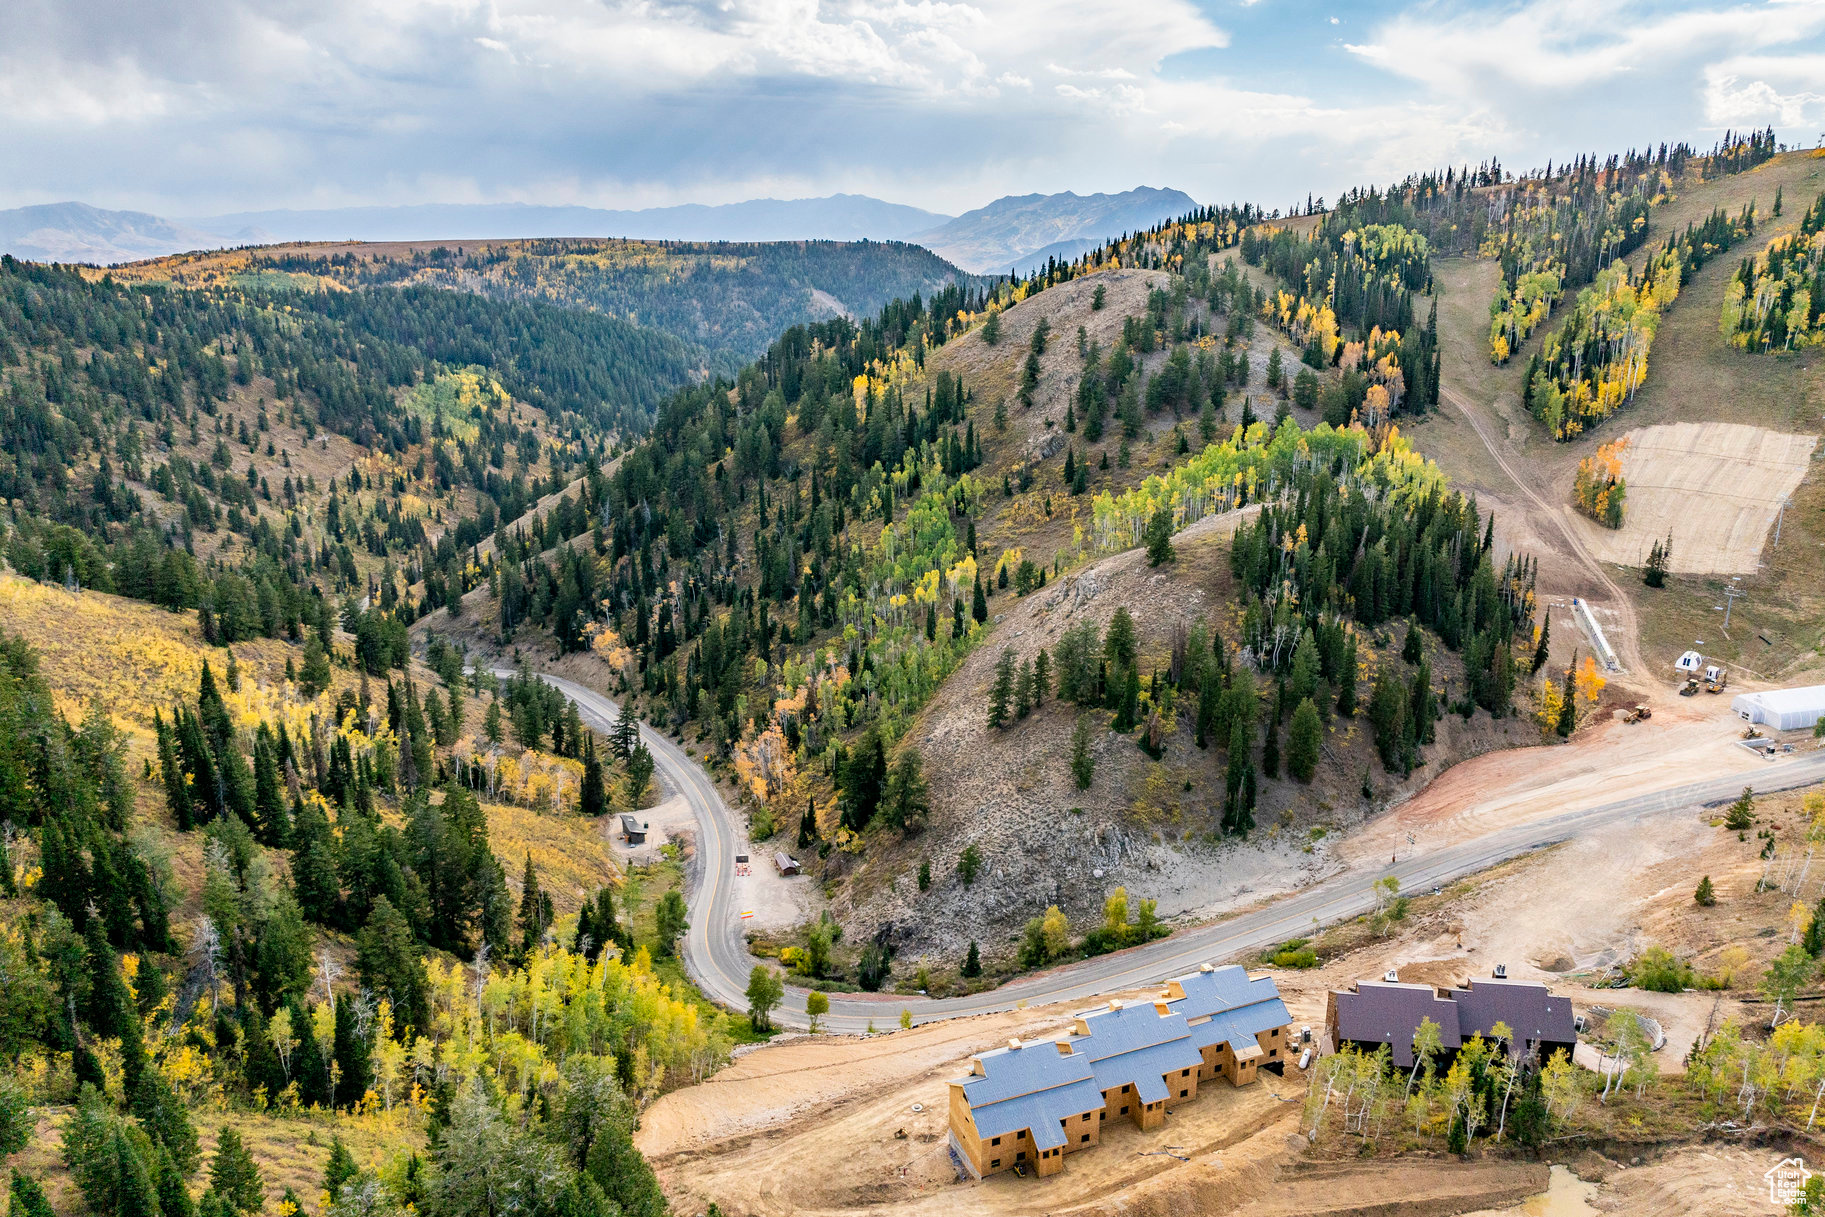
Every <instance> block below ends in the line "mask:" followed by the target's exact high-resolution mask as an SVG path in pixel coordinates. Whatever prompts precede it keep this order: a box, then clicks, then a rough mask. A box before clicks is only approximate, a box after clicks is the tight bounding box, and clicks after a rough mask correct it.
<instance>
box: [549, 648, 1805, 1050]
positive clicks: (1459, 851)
mask: <svg viewBox="0 0 1825 1217" xmlns="http://www.w3.org/2000/svg"><path fill="white" fill-rule="evenodd" d="M545 679H546V680H548V681H550V682H551V683H552V684H553V685H555V686H556V687H557V688H558V689H559V690H560V691H561V692H563V693H564V694H565V696H567V697H569V698H570V699H571V700H572V701H574V702H576V703H577V712H578V713H579V714H580V715H581V716H582V718H583V720H584V721H585V722H587V723H589V724H590V725H591V726H592V727H595V728H597V729H598V730H604V731H605V730H607V729H608V728H609V727H611V726H612V725H613V724H614V720H615V716H616V714H617V713H618V711H617V709H616V706H615V703H614V702H612V701H610V700H609V699H608V698H606V697H604V696H602V695H601V694H600V693H597V692H595V691H594V690H592V689H589V688H586V687H585V686H583V685H580V684H577V683H576V682H575V681H571V680H565V679H563V678H561V677H557V676H546V677H545ZM641 736H642V738H643V739H644V740H645V741H646V745H647V747H648V748H650V749H652V752H653V759H654V761H655V763H656V765H657V768H658V770H659V773H660V775H661V777H662V778H663V780H664V781H665V783H666V784H667V785H668V786H669V787H671V789H672V790H674V791H676V792H677V793H679V794H681V795H683V796H684V798H685V800H686V801H687V802H688V803H689V804H690V806H691V811H692V813H693V814H694V815H695V816H696V818H697V830H698V831H697V843H696V853H695V856H694V857H693V859H692V863H691V869H690V874H689V878H688V883H689V896H688V904H689V907H690V915H691V928H690V931H689V933H688V934H687V935H686V937H685V949H684V960H685V966H686V969H687V970H688V971H689V972H690V974H691V978H692V979H693V980H695V981H696V982H697V984H698V987H699V988H701V989H702V990H703V992H704V993H705V994H706V995H707V996H708V997H709V998H710V999H711V1000H712V1001H715V1002H717V1003H718V1004H720V1005H723V1006H726V1007H728V1008H729V1009H731V1010H738V1011H745V1010H746V1009H747V1007H748V999H747V995H746V994H747V987H748V972H749V970H750V969H751V968H752V967H753V965H754V964H755V963H756V962H758V961H757V960H755V959H754V958H753V957H752V956H750V955H749V954H748V950H747V944H746V941H745V940H744V939H743V937H742V933H741V921H740V911H739V910H738V909H737V908H736V906H735V896H734V874H735V863H734V858H735V854H736V851H737V850H738V849H740V848H741V847H742V845H743V834H742V831H741V829H740V828H739V827H738V824H739V821H738V820H737V819H736V817H735V815H734V813H732V812H731V811H730V810H729V807H728V805H727V804H725V803H724V802H723V800H722V796H721V795H720V794H719V793H718V792H717V790H716V786H715V784H714V783H713V782H712V781H711V780H710V778H709V776H708V775H707V774H705V773H704V771H703V770H702V769H701V768H700V767H699V766H698V765H697V763H696V762H695V761H693V760H691V758H690V757H688V756H686V755H685V754H684V750H683V749H681V748H680V747H678V745H677V744H675V743H674V742H673V741H672V740H671V739H669V738H667V737H666V736H664V735H661V734H659V733H658V732H656V731H653V730H651V729H650V728H648V727H646V726H645V725H644V724H642V726H641ZM1758 779H1759V780H1758ZM1821 781H1825V751H1815V752H1807V753H1801V754H1798V755H1796V756H1792V757H1788V758H1786V759H1784V760H1781V761H1777V762H1774V763H1771V764H1769V765H1768V766H1767V768H1766V770H1765V771H1757V770H1749V771H1736V772H1733V773H1729V774H1725V775H1723V776H1720V777H1716V778H1711V779H1708V780H1706V781H1703V782H1694V783H1691V784H1689V785H1684V786H1673V787H1669V788H1667V789H1665V790H1658V791H1649V792H1647V793H1643V794H1638V795H1633V796H1631V797H1629V798H1626V799H1620V800H1617V801H1616V802H1613V803H1604V804H1601V805H1599V806H1596V807H1587V808H1582V809H1579V810H1574V811H1567V812H1564V813H1563V814H1560V815H1556V816H1552V817H1549V818H1547V819H1543V820H1536V821H1534V822H1532V823H1528V824H1518V825H1513V826H1511V827H1508V828H1504V829H1498V830H1496V831H1493V832H1490V833H1487V834H1485V835H1483V836H1480V837H1477V838H1474V839H1472V840H1469V841H1464V842H1461V843H1459V844H1457V845H1453V846H1448V847H1446V848H1444V849H1440V850H1436V851H1434V852H1431V853H1427V854H1421V855H1416V856H1414V857H1412V858H1408V859H1404V860H1402V861H1401V862H1399V863H1397V864H1395V865H1393V866H1391V867H1387V868H1384V869H1381V870H1378V871H1374V872H1370V871H1360V870H1358V871H1351V872H1348V873H1345V874H1342V875H1337V876H1335V877H1333V878H1330V879H1327V880H1325V881H1323V882H1321V883H1316V884H1313V885H1312V886H1311V887H1308V888H1304V889H1303V890H1301V891H1298V892H1295V893H1293V894H1292V895H1290V896H1286V897H1283V898H1282V899H1279V900H1276V901H1274V902H1272V903H1270V904H1267V905H1264V906H1262V907H1260V908H1256V909H1251V910H1249V911H1247V912H1244V913H1240V914H1237V915H1236V916H1233V917H1230V918H1227V919H1225V920H1222V921H1217V922H1212V923H1209V924H1206V925H1200V926H1194V927H1191V928H1188V929H1180V930H1177V931H1176V932H1175V933H1174V934H1173V935H1172V936H1171V937H1170V938H1162V939H1160V940H1159V941H1157V942H1152V943H1148V944H1147V945H1145V946H1140V947H1134V948H1132V949H1130V950H1127V951H1122V952H1120V953H1118V954H1115V955H1103V956H1099V957H1097V958H1095V959H1087V960H1084V961H1083V962H1081V963H1076V964H1071V965H1069V966H1067V967H1061V968H1054V969H1052V970H1051V971H1048V972H1042V973H1039V974H1037V975H1033V976H1027V977H1022V978H1021V979H1020V980H1017V981H1014V982H1011V983H1009V984H1006V985H1003V986H1001V987H1000V988H998V989H994V990H991V991H989V992H986V993H977V994H973V995H971V996H968V997H953V998H945V999H942V1000H931V999H926V998H919V997H914V998H908V997H902V996H898V995H893V994H884V995H881V996H879V997H876V996H872V995H863V994H832V995H831V996H830V1013H829V1014H828V1015H827V1016H826V1017H825V1018H824V1020H823V1026H824V1027H825V1028H826V1029H827V1030H830V1031H862V1030H864V1029H866V1028H867V1026H868V1024H869V1023H871V1022H872V1023H873V1024H874V1025H875V1026H876V1027H879V1028H881V1029H883V1030H885V1029H886V1028H888V1027H891V1026H894V1025H895V1024H896V1023H897V1021H898V1019H899V1015H900V1011H901V1010H902V1009H908V1010H911V1011H912V1015H913V1020H914V1021H915V1022H921V1023H924V1022H932V1021H935V1020H938V1019H945V1018H956V1017H959V1016H961V1015H968V1014H988V1013H993V1012H996V1011H1001V1010H1011V1009H1014V1008H1015V1007H1016V1006H1018V1005H1021V1004H1025V1005H1040V1004H1042V1003H1045V1002H1053V1001H1065V1000H1077V999H1087V998H1091V997H1095V996H1097V995H1098V994H1102V993H1112V992H1117V991H1120V990H1125V989H1137V988H1143V987H1146V986H1149V985H1153V984H1157V983H1158V982H1160V981H1162V980H1164V979H1166V978H1167V977H1169V976H1176V975H1179V974H1181V973H1184V972H1190V971H1194V970H1195V969H1196V968H1197V966H1198V965H1199V964H1200V963H1204V962H1206V961H1216V960H1224V959H1232V958H1235V957H1238V956H1243V955H1252V954H1254V953H1256V952H1258V951H1260V950H1261V949H1262V948H1264V947H1267V946H1269V945H1271V944H1273V943H1277V942H1284V941H1285V940H1287V939H1289V938H1297V937H1302V936H1305V935H1309V934H1310V933H1311V931H1312V927H1313V924H1314V923H1318V924H1321V925H1328V924H1330V923H1332V922H1335V921H1340V920H1342V919H1344V918H1348V917H1354V916H1357V915H1358V914H1360V913H1363V912H1365V911H1367V910H1368V909H1369V907H1370V905H1371V903H1372V900H1371V897H1370V894H1369V885H1370V883H1371V882H1373V881H1374V880H1375V879H1379V878H1381V877H1382V876H1384V875H1393V876H1395V877H1396V878H1398V879H1399V880H1400V887H1401V890H1402V891H1407V892H1414V891H1425V890H1427V889H1428V888H1431V887H1434V886H1441V885H1443V884H1445V883H1449V882H1451V881H1453V880H1456V879H1460V878H1462V877H1464V876H1465V875H1469V874H1473V873H1475V872H1476V871H1480V870H1485V869H1487V868H1488V867H1491V866H1494V865H1495V864H1497V863H1499V862H1504V861H1506V860H1508V859H1510V858H1514V857H1518V856H1520V855H1521V854H1525V853H1528V852H1530V851H1532V850H1535V849H1540V848H1542V847H1544V846H1547V845H1552V844H1555V843H1557V842H1559V841H1563V840H1566V839H1568V838H1570V837H1574V836H1577V835H1579V834H1580V833H1583V832H1587V831H1589V830H1591V829H1594V828H1600V827H1603V826H1605V825H1609V824H1614V823H1617V822H1619V821H1627V820H1643V819H1646V818H1648V817H1650V816H1655V815H1661V814H1664V813H1667V812H1676V811H1681V810H1686V809H1690V808H1694V807H1699V806H1703V805H1705V804H1708V803H1716V802H1721V801H1724V800H1728V799H1732V798H1734V797H1735V796H1736V795H1737V794H1739V793H1740V792H1741V791H1742V788H1743V786H1744V785H1746V784H1753V785H1754V786H1755V789H1756V790H1757V791H1758V792H1761V793H1773V792H1776V791H1781V790H1792V789H1794V788H1795V787H1799V786H1808V785H1811V784H1813V783H1815V782H1821ZM775 1018H776V1020H777V1021H779V1022H781V1023H783V1024H786V1025H788V1026H798V1027H802V1026H804V1025H805V1024H806V1021H807V1020H806V1015H805V993H804V991H803V990H800V989H794V988H788V989H787V991H786V1001H785V1003H784V1006H783V1008H782V1009H781V1010H779V1011H777V1012H776V1014H775Z"/></svg>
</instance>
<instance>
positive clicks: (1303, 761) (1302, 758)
mask: <svg viewBox="0 0 1825 1217" xmlns="http://www.w3.org/2000/svg"><path fill="white" fill-rule="evenodd" d="M1323 738H1324V724H1323V723H1322V722H1321V721H1320V720H1319V717H1318V707H1317V706H1315V705H1313V704H1312V699H1311V698H1309V697H1308V698H1306V699H1305V700H1304V701H1302V702H1300V703H1299V708H1298V709H1297V710H1294V711H1293V724H1292V728H1291V730H1290V733H1289V735H1288V738H1287V747H1286V771H1287V773H1289V774H1290V775H1292V776H1293V777H1295V778H1297V779H1298V780H1300V781H1301V782H1310V781H1311V780H1312V777H1313V775H1314V774H1316V773H1317V772H1318V754H1319V747H1320V744H1321V743H1322V741H1323Z"/></svg>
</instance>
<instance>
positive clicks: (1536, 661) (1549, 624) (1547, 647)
mask: <svg viewBox="0 0 1825 1217" xmlns="http://www.w3.org/2000/svg"><path fill="white" fill-rule="evenodd" d="M1552 639H1553V619H1552V614H1550V613H1546V614H1542V615H1541V617H1540V641H1539V642H1538V643H1536V644H1535V645H1534V657H1533V664H1532V665H1531V666H1530V667H1529V668H1528V672H1529V674H1534V673H1538V672H1539V670H1540V669H1541V668H1543V667H1545V666H1546V660H1547V658H1548V657H1549V656H1550V655H1551V654H1552Z"/></svg>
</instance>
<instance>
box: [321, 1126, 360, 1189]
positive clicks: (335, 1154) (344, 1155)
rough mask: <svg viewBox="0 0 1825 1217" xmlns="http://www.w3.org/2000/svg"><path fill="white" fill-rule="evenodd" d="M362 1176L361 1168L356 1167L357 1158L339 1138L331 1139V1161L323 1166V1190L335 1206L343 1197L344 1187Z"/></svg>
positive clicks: (333, 1137) (332, 1137)
mask: <svg viewBox="0 0 1825 1217" xmlns="http://www.w3.org/2000/svg"><path fill="white" fill-rule="evenodd" d="M360 1176H361V1168H360V1167H358V1166H356V1165H355V1156H354V1155H353V1154H351V1153H349V1150H348V1146H346V1145H344V1144H343V1143H342V1138H341V1137H338V1136H333V1135H332V1136H331V1137H330V1156H329V1161H328V1162H326V1163H324V1166H323V1190H324V1191H325V1192H327V1193H329V1196H330V1202H331V1203H332V1204H333V1203H335V1202H336V1201H337V1200H339V1199H340V1198H341V1197H342V1189H343V1187H344V1185H346V1184H350V1183H353V1182H354V1181H355V1180H356V1179H357V1178H359V1177H360Z"/></svg>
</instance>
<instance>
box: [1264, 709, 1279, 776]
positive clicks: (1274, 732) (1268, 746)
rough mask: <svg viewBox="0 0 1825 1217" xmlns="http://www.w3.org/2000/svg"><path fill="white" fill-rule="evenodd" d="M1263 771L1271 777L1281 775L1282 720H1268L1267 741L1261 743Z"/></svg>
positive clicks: (1272, 718) (1273, 718)
mask: <svg viewBox="0 0 1825 1217" xmlns="http://www.w3.org/2000/svg"><path fill="white" fill-rule="evenodd" d="M1261 772H1262V773H1263V774H1265V775H1266V776H1267V777H1270V778H1277V777H1279V776H1280V720H1279V718H1277V717H1269V719H1268V720H1267V741H1266V742H1265V743H1263V744H1262V745H1261Z"/></svg>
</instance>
